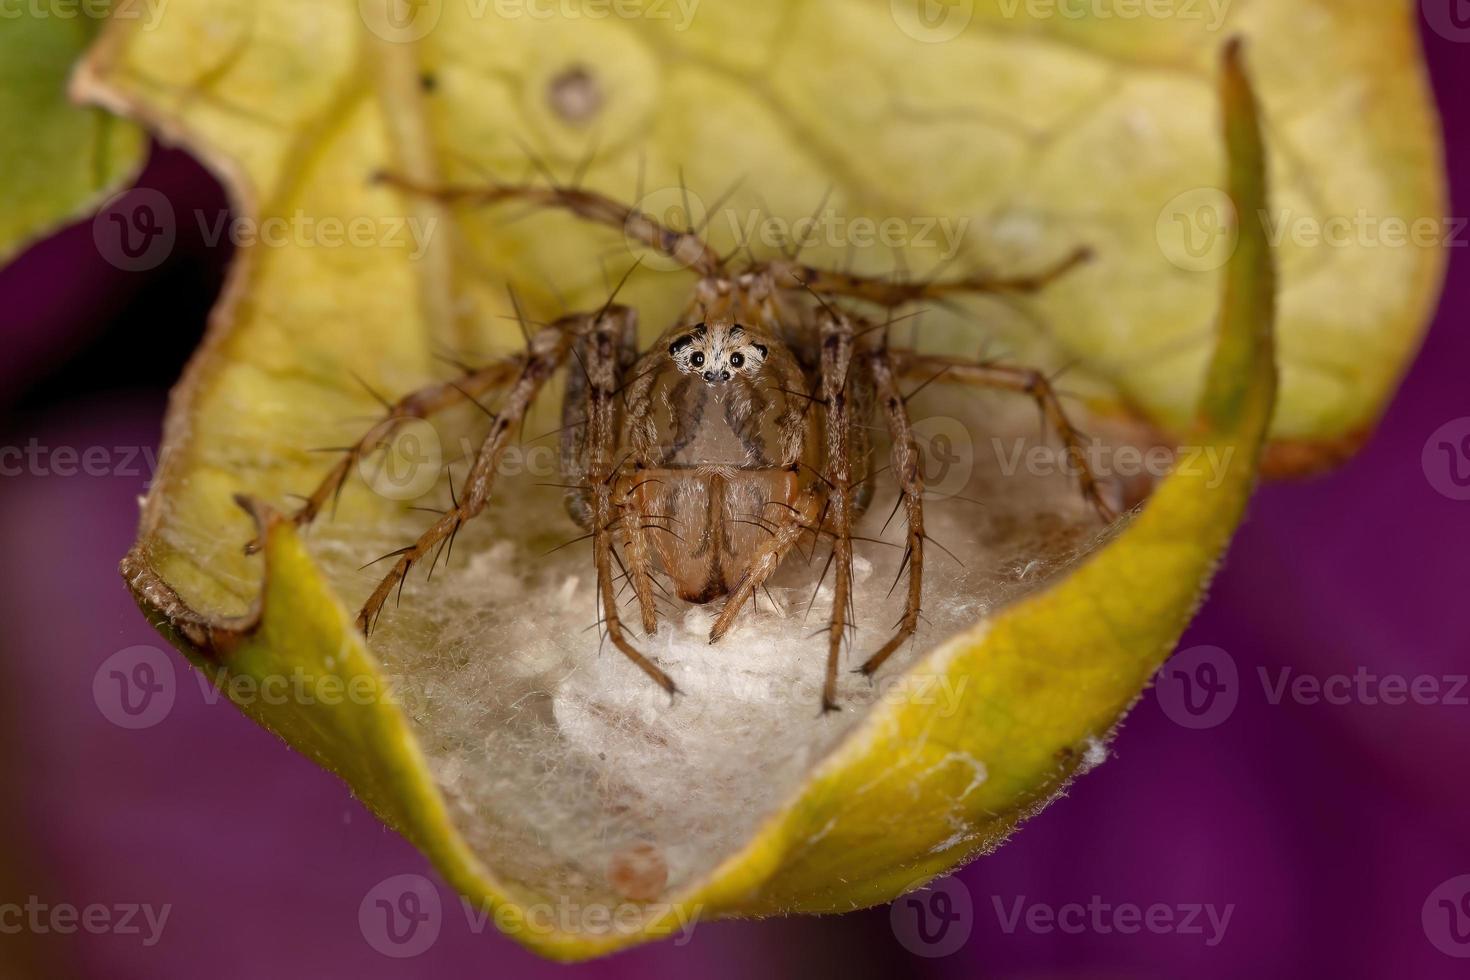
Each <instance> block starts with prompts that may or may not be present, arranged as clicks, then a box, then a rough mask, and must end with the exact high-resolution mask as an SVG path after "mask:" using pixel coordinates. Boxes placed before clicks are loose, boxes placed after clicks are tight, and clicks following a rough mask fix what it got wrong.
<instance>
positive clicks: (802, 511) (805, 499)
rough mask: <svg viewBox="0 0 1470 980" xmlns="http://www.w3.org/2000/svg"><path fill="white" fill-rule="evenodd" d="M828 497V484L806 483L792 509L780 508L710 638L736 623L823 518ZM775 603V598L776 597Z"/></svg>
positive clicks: (712, 640)
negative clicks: (795, 548)
mask: <svg viewBox="0 0 1470 980" xmlns="http://www.w3.org/2000/svg"><path fill="white" fill-rule="evenodd" d="M825 500H826V493H825V488H824V487H822V486H819V485H813V486H810V487H807V488H806V490H804V491H802V494H801V496H800V497H798V498H797V500H796V503H795V504H794V505H793V506H791V507H790V508H789V509H785V510H783V511H782V512H781V515H780V516H779V517H778V518H776V519H775V520H774V521H772V522H771V523H772V524H773V526H772V527H771V528H770V537H768V538H767V539H766V541H765V543H764V544H762V545H761V547H760V550H758V551H757V552H756V554H755V557H754V558H752V559H751V561H750V564H749V565H748V566H746V569H745V574H744V575H742V576H741V577H740V581H739V583H737V584H736V586H735V589H734V591H732V592H731V593H730V595H729V596H728V597H726V599H725V604H724V606H722V607H721V609H720V614H719V616H717V617H716V618H715V622H714V625H713V626H711V627H710V631H709V641H710V642H711V643H715V642H718V641H719V639H720V637H722V636H724V635H725V634H726V633H728V632H729V631H730V627H731V626H733V625H734V624H735V617H736V615H737V614H738V613H739V612H740V610H741V609H742V608H744V606H745V604H746V603H747V602H749V601H750V600H751V598H752V597H753V596H754V595H755V593H756V590H757V589H759V588H761V587H762V586H764V585H765V584H766V581H767V580H768V579H770V577H771V576H772V575H774V574H775V573H776V569H778V568H780V567H781V563H782V562H783V561H785V560H786V556H787V555H788V554H789V553H790V552H791V549H792V548H794V547H795V546H796V543H797V542H798V541H800V540H801V536H802V535H803V534H806V533H807V532H808V531H811V530H814V529H815V528H816V527H817V526H818V525H819V523H820V522H821V520H822V507H823V504H824V502H825ZM773 604H774V600H773Z"/></svg>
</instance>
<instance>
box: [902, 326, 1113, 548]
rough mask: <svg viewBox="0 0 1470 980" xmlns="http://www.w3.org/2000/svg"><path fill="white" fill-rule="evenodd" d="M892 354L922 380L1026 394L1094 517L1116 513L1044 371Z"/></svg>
mask: <svg viewBox="0 0 1470 980" xmlns="http://www.w3.org/2000/svg"><path fill="white" fill-rule="evenodd" d="M892 356H893V361H894V364H895V365H896V366H897V368H898V371H899V373H901V374H904V375H913V376H923V377H924V378H925V379H926V382H927V381H929V380H937V381H939V382H941V383H946V382H947V383H950V384H964V385H970V386H972V387H976V388H994V389H998V390H1000V391H1014V392H1017V393H1019V394H1023V395H1028V396H1030V397H1031V398H1032V399H1034V400H1035V402H1036V404H1037V406H1038V407H1039V408H1040V409H1041V412H1042V415H1043V416H1044V417H1045V419H1046V421H1047V424H1049V425H1050V426H1051V427H1052V428H1053V429H1055V430H1056V433H1057V435H1058V436H1060V437H1061V440H1062V444H1063V445H1064V446H1065V447H1066V450H1067V454H1068V456H1070V457H1071V458H1072V460H1073V461H1074V462H1075V463H1076V465H1077V481H1078V483H1079V484H1080V485H1081V487H1082V495H1083V496H1084V497H1085V498H1086V499H1087V502H1088V503H1090V504H1091V505H1092V508H1093V510H1095V511H1097V515H1098V517H1100V518H1101V519H1102V520H1103V521H1104V522H1105V523H1110V522H1112V521H1113V520H1114V519H1115V518H1116V517H1117V516H1118V514H1117V512H1116V511H1115V510H1113V508H1112V506H1111V505H1110V504H1109V503H1108V502H1107V501H1106V500H1104V499H1103V497H1102V491H1101V489H1100V487H1099V485H1098V482H1097V477H1096V475H1095V474H1094V473H1093V472H1092V467H1091V466H1090V465H1089V464H1088V462H1087V453H1086V451H1085V450H1084V448H1083V445H1082V438H1081V436H1080V435H1079V433H1078V431H1077V428H1076V427H1075V426H1074V425H1073V424H1072V422H1071V420H1069V419H1068V418H1067V413H1066V411H1065V410H1064V409H1063V408H1062V402H1061V399H1060V398H1058V397H1057V392H1056V389H1055V388H1054V387H1052V383H1051V381H1050V380H1049V379H1048V378H1047V376H1046V375H1044V374H1042V373H1041V372H1040V371H1037V370H1035V369H1034V368H1026V367H1017V366H1015V365H1007V364H985V363H980V362H976V361H966V360H963V359H959V358H953V357H937V356H932V355H925V354H918V353H915V352H914V351H909V350H900V349H894V350H893V351H892Z"/></svg>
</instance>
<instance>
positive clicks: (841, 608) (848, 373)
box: [819, 310, 855, 712]
mask: <svg viewBox="0 0 1470 980" xmlns="http://www.w3.org/2000/svg"><path fill="white" fill-rule="evenodd" d="M819 322H820V326H821V344H822V357H821V369H820V370H821V391H822V400H823V403H824V407H825V425H824V428H825V430H826V433H825V435H826V440H827V445H826V460H827V474H826V476H825V477H824V480H825V482H826V484H827V504H828V510H827V523H828V530H829V531H830V533H831V535H832V559H831V561H832V566H833V574H834V579H833V590H832V612H831V615H830V617H829V620H828V625H827V672H826V676H825V677H824V679H823V682H822V710H823V711H824V712H826V711H836V710H838V707H839V706H838V704H837V660H838V657H839V656H840V655H841V653H842V640H843V637H844V636H845V635H846V632H847V628H848V625H849V620H848V615H849V613H850V612H851V611H852V580H853V574H852V523H853V520H854V517H855V515H854V509H855V508H854V500H853V481H852V461H853V455H852V453H853V448H854V447H853V445H852V411H851V409H852V402H853V400H854V399H853V398H852V395H853V394H854V392H850V391H849V387H850V385H849V382H850V381H851V380H852V367H853V357H854V355H853V347H854V343H853V334H854V329H853V324H852V321H851V320H849V319H848V318H847V317H846V316H845V315H843V314H840V313H837V312H835V311H831V310H824V311H823V315H822V316H821V318H820V321H819Z"/></svg>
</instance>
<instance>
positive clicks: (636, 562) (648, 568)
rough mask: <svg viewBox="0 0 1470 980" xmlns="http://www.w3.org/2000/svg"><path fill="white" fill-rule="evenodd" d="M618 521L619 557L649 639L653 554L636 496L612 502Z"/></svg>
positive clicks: (653, 621)
mask: <svg viewBox="0 0 1470 980" xmlns="http://www.w3.org/2000/svg"><path fill="white" fill-rule="evenodd" d="M616 507H617V512H618V518H619V520H621V521H622V524H623V558H624V560H625V563H626V565H627V573H628V581H629V582H630V583H632V585H633V594H634V595H635V596H636V597H637V598H638V612H639V615H640V616H641V618H642V620H643V632H644V634H645V635H648V636H652V635H653V634H654V633H655V632H657V631H658V606H657V605H656V604H655V596H654V594H653V581H654V580H653V552H652V550H651V546H650V544H649V541H648V528H647V527H645V524H646V523H647V522H648V520H650V519H648V518H645V516H644V512H643V509H642V507H641V506H640V499H639V497H638V496H637V495H636V494H625V495H624V496H623V497H622V499H621V500H619V501H617V503H616Z"/></svg>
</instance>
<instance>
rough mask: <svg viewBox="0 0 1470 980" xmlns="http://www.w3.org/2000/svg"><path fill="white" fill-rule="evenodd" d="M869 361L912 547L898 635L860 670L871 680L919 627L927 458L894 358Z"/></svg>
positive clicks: (884, 354)
mask: <svg viewBox="0 0 1470 980" xmlns="http://www.w3.org/2000/svg"><path fill="white" fill-rule="evenodd" d="M868 357H869V362H868V363H869V366H870V369H871V370H872V372H873V380H874V383H875V384H876V386H877V389H878V403H879V404H880V405H882V406H883V411H884V415H885V416H886V418H887V421H888V431H889V434H890V436H891V437H892V441H893V474H894V478H895V479H896V480H897V481H898V487H899V493H900V500H901V502H902V505H903V508H904V516H905V517H907V518H908V547H907V550H906V551H905V552H904V558H903V564H902V565H901V566H900V568H899V574H903V572H904V570H905V569H906V570H907V571H908V598H907V599H906V601H905V603H904V610H903V618H902V619H900V620H899V625H898V630H897V632H895V633H894V634H893V636H892V637H891V638H890V639H889V640H888V642H887V643H885V644H883V646H882V647H880V648H879V649H878V651H877V652H876V653H874V654H873V655H872V656H871V657H869V658H868V659H867V660H865V661H863V665H862V666H861V667H859V668H858V672H859V673H861V674H862V675H863V676H864V677H869V678H871V677H872V676H873V674H874V673H875V672H876V671H877V670H878V668H879V667H881V666H883V662H884V661H885V660H887V659H888V658H889V657H890V656H892V655H893V653H894V651H895V650H897V649H898V648H899V647H900V646H902V645H903V644H904V642H905V641H906V640H908V638H909V637H911V636H913V635H914V630H915V629H917V628H918V625H919V611H920V610H919V605H920V600H921V599H922V597H923V591H924V474H923V465H922V463H923V456H922V455H921V451H920V449H919V443H918V440H916V439H915V438H914V429H913V425H912V423H911V421H910V419H909V413H908V406H907V405H906V404H905V403H904V399H903V395H902V394H901V393H900V392H899V390H898V378H897V370H896V368H895V365H894V363H893V358H892V356H891V355H890V354H889V353H888V351H886V350H878V351H874V352H872V353H871V354H869V355H868Z"/></svg>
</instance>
